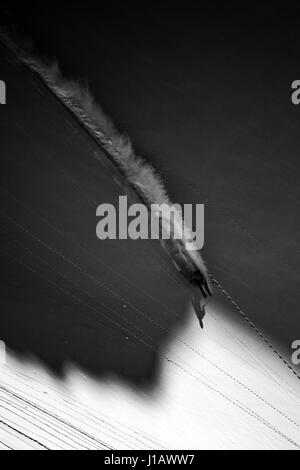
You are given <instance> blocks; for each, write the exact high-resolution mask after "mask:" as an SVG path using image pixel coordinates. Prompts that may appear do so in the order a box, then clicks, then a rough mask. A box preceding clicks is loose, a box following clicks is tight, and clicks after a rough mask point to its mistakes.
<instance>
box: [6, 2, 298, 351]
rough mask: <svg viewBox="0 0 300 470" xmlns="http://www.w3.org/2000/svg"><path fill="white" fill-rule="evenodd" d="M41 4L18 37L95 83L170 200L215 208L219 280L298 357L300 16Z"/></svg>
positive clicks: (210, 227)
mask: <svg viewBox="0 0 300 470" xmlns="http://www.w3.org/2000/svg"><path fill="white" fill-rule="evenodd" d="M13 4H14V2H10V3H9V5H10V8H11V5H13ZM33 4H34V5H35V7H34V8H32V9H29V8H28V4H27V3H26V7H24V9H22V8H21V9H20V7H19V5H18V8H15V9H14V10H15V13H16V16H17V17H18V21H19V25H21V26H23V27H24V29H25V30H26V31H27V32H29V33H30V34H31V35H32V36H33V38H34V40H35V42H36V43H37V44H38V46H39V47H40V48H41V49H42V51H44V52H45V53H48V54H50V55H52V56H54V57H57V58H58V60H59V62H60V64H61V65H62V67H63V69H64V72H65V73H69V74H71V76H75V77H81V78H83V79H86V80H88V82H89V83H90V85H91V90H92V92H93V93H94V94H95V95H96V97H97V99H99V101H100V103H102V104H103V105H104V107H105V109H106V110H107V111H108V113H109V114H110V115H111V116H112V117H113V119H115V121H116V123H117V124H118V125H120V126H121V128H123V129H125V131H127V132H128V134H129V135H130V137H131V138H132V140H133V142H134V143H135V144H136V145H137V146H138V148H139V150H141V153H144V154H146V156H148V157H149V158H150V159H151V161H152V162H153V163H154V164H155V165H156V166H157V167H158V169H159V170H160V171H161V172H162V174H163V176H164V179H165V181H166V184H167V187H168V189H169V191H170V193H171V198H172V200H174V201H175V202H180V203H190V202H193V203H203V202H204V203H205V205H206V241H205V250H204V253H203V254H204V257H205V258H206V259H207V261H208V266H209V268H210V270H211V271H213V272H214V274H215V275H216V277H218V279H219V280H220V281H221V282H222V283H223V284H224V285H225V287H226V288H227V289H228V290H229V291H230V292H231V293H232V295H233V296H234V297H235V298H236V300H237V301H238V303H239V304H240V305H241V307H242V308H243V309H245V311H246V312H247V313H248V314H249V316H250V317H251V318H252V319H254V320H255V321H256V322H257V323H259V324H260V325H261V326H262V327H263V328H264V329H265V330H266V331H267V332H269V333H270V334H274V335H276V336H277V338H278V339H279V340H281V342H282V343H283V344H284V346H285V347H286V348H289V347H290V344H291V341H292V340H294V339H296V338H295V334H296V333H295V328H296V330H297V326H298V321H297V312H298V309H299V300H300V299H299V289H297V285H298V283H299V272H298V270H297V265H298V255H297V244H296V234H297V233H298V232H299V223H298V217H297V214H298V204H299V189H298V186H299V185H298V179H299V158H298V153H299V146H300V131H299V109H300V108H299V107H298V108H297V107H296V106H293V104H292V103H291V83H292V81H293V80H296V79H297V78H299V73H300V70H299V60H298V55H299V34H298V31H299V19H298V18H299V14H298V13H299V11H298V10H297V11H293V10H291V9H290V8H286V9H285V7H280V8H279V7H274V8H272V11H270V9H266V8H263V7H262V6H259V7H257V8H254V7H253V6H251V8H250V7H249V8H248V9H247V11H246V10H245V7H244V6H242V7H241V10H242V11H240V14H241V16H240V17H238V16H236V17H235V12H234V11H233V9H230V7H228V5H226V6H224V8H223V10H218V11H217V10H215V11H211V12H207V11H206V10H205V9H203V7H202V6H201V8H199V10H198V11H197V8H196V7H194V8H193V9H192V10H190V9H189V8H184V6H183V8H182V12H175V11H174V8H173V7H170V8H167V7H166V6H163V5H162V6H160V7H158V6H155V7H153V6H152V5H149V6H143V7H141V9H140V10H139V11H137V9H136V8H134V9H133V10H131V9H130V8H129V7H128V6H127V4H126V6H124V7H123V8H122V9H121V10H120V9H118V8H117V7H116V6H115V5H113V6H112V7H111V8H108V7H107V8H104V6H103V4H101V5H100V4H99V6H98V7H96V6H95V4H93V6H91V4H88V3H86V4H85V6H84V8H83V6H82V2H72V3H69V2H66V3H65V4H64V6H63V5H61V2H60V3H59V4H58V3H57V4H56V2H51V4H49V5H47V4H45V5H44V4H43V5H41V6H39V5H38V4H37V3H36V2H30V5H31V6H32V5H33ZM89 5H90V8H89ZM25 9H26V11H25ZM12 10H13V8H12ZM137 13H138V15H137V16H136V14H137ZM54 24H55V28H54V27H53V25H54Z"/></svg>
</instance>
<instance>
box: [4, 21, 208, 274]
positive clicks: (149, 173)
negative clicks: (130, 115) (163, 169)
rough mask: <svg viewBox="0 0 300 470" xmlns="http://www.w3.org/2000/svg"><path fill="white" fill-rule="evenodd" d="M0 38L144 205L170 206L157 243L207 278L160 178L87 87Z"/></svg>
mask: <svg viewBox="0 0 300 470" xmlns="http://www.w3.org/2000/svg"><path fill="white" fill-rule="evenodd" d="M0 39H1V40H2V42H3V43H4V44H5V45H6V46H7V47H8V48H9V49H10V50H11V51H12V52H14V53H15V54H16V56H17V57H18V59H19V60H20V61H21V62H22V63H23V64H24V65H26V66H27V67H28V68H29V69H30V70H32V71H33V72H35V73H36V74H37V75H38V76H39V77H40V79H42V81H43V82H44V84H45V85H46V86H47V87H48V88H49V89H50V90H51V91H52V92H53V93H54V94H55V96H56V97H57V98H58V99H59V100H60V101H61V102H62V103H63V104H64V106H65V107H66V108H67V109H68V110H69V111H70V112H71V113H72V114H73V115H74V116H75V118H76V119H77V120H78V121H79V123H80V125H81V126H82V127H83V128H84V129H85V130H86V131H87V132H88V133H89V135H90V136H91V137H92V138H93V139H94V140H95V141H96V142H97V144H98V145H101V147H102V148H104V149H105V151H106V153H107V154H108V155H109V157H110V159H111V160H112V161H113V163H114V164H115V166H117V168H118V170H119V171H120V172H121V173H122V174H123V176H124V177H125V178H126V180H127V182H128V183H129V184H130V186H131V187H132V188H133V189H134V190H135V192H136V193H137V195H138V196H139V197H140V199H141V200H142V201H143V203H144V204H146V205H147V206H148V207H149V206H151V205H152V207H153V205H159V206H162V205H165V207H167V208H169V209H172V210H169V211H168V210H167V211H166V214H167V219H168V220H166V218H165V213H164V216H163V217H162V214H161V212H157V214H156V215H157V216H158V218H159V217H161V220H162V227H164V224H166V225H168V224H169V227H171V228H172V230H171V238H170V240H161V243H162V245H163V247H164V248H165V249H166V250H167V251H168V252H169V254H170V255H171V257H172V258H173V261H175V260H176V262H175V264H176V266H177V267H178V268H180V267H182V266H184V268H183V272H186V273H188V275H192V274H193V273H194V272H195V270H196V269H198V270H199V271H200V272H201V274H202V275H203V277H204V278H205V279H206V280H207V281H208V275H207V270H206V266H205V263H204V261H203V259H202V256H201V254H200V250H199V249H198V248H197V247H196V244H195V243H194V235H193V233H192V230H191V228H190V227H188V226H187V224H186V223H185V221H184V219H183V216H182V211H181V210H180V209H178V206H177V205H175V204H174V205H173V203H172V202H171V201H170V198H169V196H168V193H167V190H166V188H165V185H164V183H163V181H162V178H161V177H160V175H159V174H158V172H157V170H155V169H154V167H153V166H152V165H151V164H149V163H148V162H147V161H146V160H145V159H144V158H142V157H140V156H139V155H137V154H136V152H135V150H134V148H133V145H132V142H131V141H130V139H129V137H128V136H127V135H124V134H121V133H120V132H119V131H118V130H117V129H116V127H115V126H114V124H113V122H112V121H111V119H110V118H109V117H108V116H107V115H106V114H105V113H104V111H103V110H102V108H101V106H100V105H99V104H98V103H97V102H96V101H95V99H94V97H93V95H92V94H91V92H90V90H89V88H88V87H87V86H86V85H82V84H80V83H78V82H76V81H74V80H69V79H66V78H65V77H63V75H62V73H61V71H60V69H59V66H58V64H57V62H55V61H54V62H52V63H49V62H48V61H46V60H42V59H41V58H39V57H37V56H36V55H35V54H33V53H31V52H30V53H28V52H26V48H24V47H23V46H21V47H20V46H19V45H18V42H16V41H14V40H13V39H11V37H10V35H9V34H7V32H6V31H3V30H2V31H0ZM168 214H169V215H168ZM171 214H172V215H171ZM173 217H174V218H173ZM176 235H177V236H176ZM178 235H179V236H178Z"/></svg>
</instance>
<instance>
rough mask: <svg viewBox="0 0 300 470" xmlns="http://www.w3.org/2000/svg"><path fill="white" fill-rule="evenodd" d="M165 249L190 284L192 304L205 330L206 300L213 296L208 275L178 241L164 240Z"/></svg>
mask: <svg viewBox="0 0 300 470" xmlns="http://www.w3.org/2000/svg"><path fill="white" fill-rule="evenodd" d="M163 246H164V248H165V249H166V250H167V251H168V252H169V254H170V255H171V257H172V260H173V263H174V264H175V266H176V269H177V270H178V271H179V272H180V273H181V274H182V275H183V276H184V278H185V279H186V281H188V282H189V287H190V289H191V291H192V304H193V307H194V310H195V313H196V315H197V318H198V320H199V323H200V326H201V328H203V318H204V316H205V299H206V298H207V297H208V296H211V291H210V288H209V285H208V280H207V274H206V272H205V271H204V270H203V272H201V270H200V268H199V267H198V266H197V265H196V264H195V262H194V260H193V258H192V257H191V256H190V255H189V252H187V251H186V250H185V248H184V246H182V244H181V243H180V242H178V240H174V239H169V240H163Z"/></svg>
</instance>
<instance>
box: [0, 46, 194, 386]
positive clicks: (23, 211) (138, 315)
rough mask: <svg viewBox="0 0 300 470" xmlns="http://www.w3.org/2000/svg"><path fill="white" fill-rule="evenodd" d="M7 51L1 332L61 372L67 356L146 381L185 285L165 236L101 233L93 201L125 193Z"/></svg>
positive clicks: (0, 179) (0, 128)
mask: <svg viewBox="0 0 300 470" xmlns="http://www.w3.org/2000/svg"><path fill="white" fill-rule="evenodd" d="M0 54H1V79H3V80H5V81H6V83H7V84H8V98H7V105H6V106H2V107H1V108H0V112H1V119H0V133H1V162H0V194H1V199H0V201H1V204H0V219H1V229H0V237H1V249H0V252H1V254H0V256H1V262H0V285H1V297H0V299H1V300H0V301H1V315H0V337H1V340H3V341H5V342H6V343H7V346H8V347H13V349H14V350H16V351H19V352H22V353H28V354H31V355H32V354H33V355H35V356H37V357H38V358H40V359H42V360H44V361H45V363H46V364H47V365H49V366H51V367H53V368H54V369H55V370H57V371H58V372H60V371H62V368H63V365H64V363H65V361H67V360H69V361H74V362H76V363H77V364H79V365H82V366H85V367H86V368H87V369H89V370H91V371H92V372H94V373H96V374H97V375H101V374H103V373H115V374H117V375H120V376H121V377H124V378H126V379H128V380H130V381H133V382H135V383H144V382H151V381H153V380H154V379H155V377H156V376H157V372H158V368H159V361H158V350H160V349H161V348H163V345H164V343H165V342H166V341H167V340H168V339H169V336H170V333H169V329H171V330H172V329H173V328H174V327H175V326H176V325H178V324H179V323H180V322H183V321H184V315H185V314H184V312H185V311H186V308H185V307H186V304H187V301H188V293H187V291H186V290H185V288H184V286H182V284H181V282H180V279H179V275H178V274H177V273H176V272H175V271H174V269H173V266H171V265H170V263H169V260H168V259H167V258H166V255H165V254H164V252H163V250H162V249H161V248H160V245H159V243H158V242H151V241H149V242H143V243H139V242H133V241H127V240H125V241H122V242H121V241H109V242H100V241H99V240H98V239H97V238H96V224H97V218H96V208H97V206H98V205H99V204H101V203H103V202H108V203H109V202H111V203H114V204H117V201H118V196H119V195H120V194H124V192H122V189H121V186H119V185H118V184H117V182H116V178H115V175H114V173H113V172H112V169H111V168H109V164H108V161H107V158H106V156H105V155H104V154H103V153H102V151H101V150H100V149H99V148H97V147H96V146H94V145H93V143H92V142H91V140H90V139H89V138H88V137H87V136H86V135H85V133H84V132H83V131H82V129H81V128H80V127H79V126H78V124H77V123H76V121H75V120H74V119H73V117H72V116H71V115H70V114H69V113H68V112H67V111H66V110H65V109H64V107H63V106H62V105H61V104H60V103H59V101H58V100H57V99H56V98H55V97H54V96H53V95H52V94H51V93H50V92H49V91H48V90H47V89H46V88H45V87H44V86H43V85H42V83H41V82H40V81H39V79H38V78H37V77H35V76H34V75H33V74H32V73H31V72H30V71H28V70H27V69H25V68H24V67H23V66H21V65H20V64H18V63H16V62H15V60H14V58H13V57H12V56H11V55H10V53H9V52H8V51H7V50H6V49H5V48H3V47H2V46H1V47H0ZM95 157H97V158H95ZM101 161H102V163H101ZM158 324H159V325H158Z"/></svg>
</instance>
